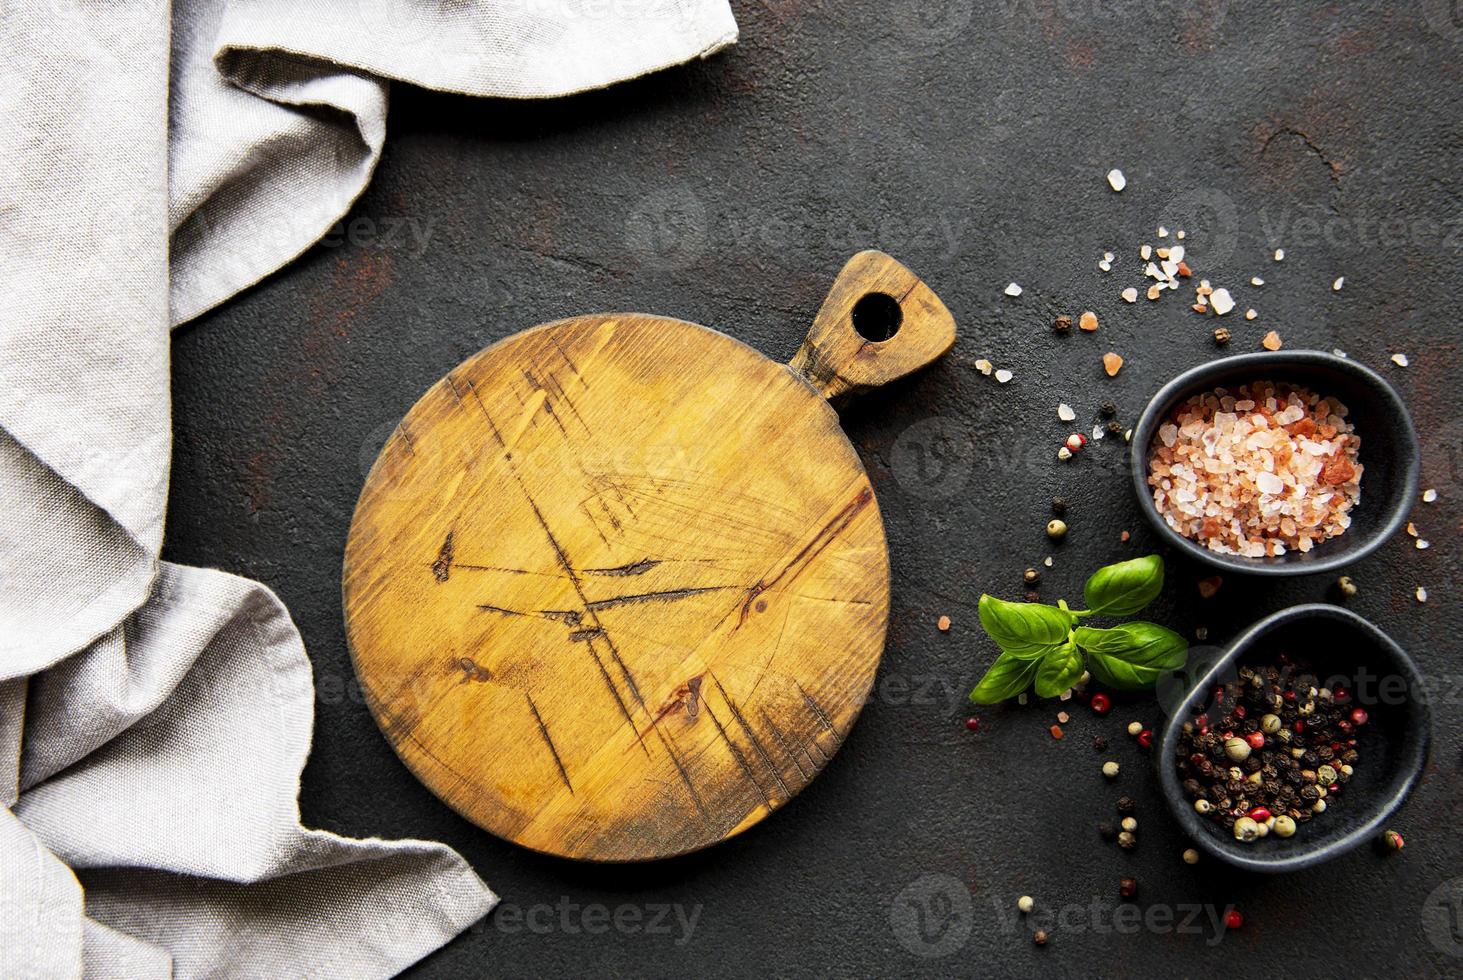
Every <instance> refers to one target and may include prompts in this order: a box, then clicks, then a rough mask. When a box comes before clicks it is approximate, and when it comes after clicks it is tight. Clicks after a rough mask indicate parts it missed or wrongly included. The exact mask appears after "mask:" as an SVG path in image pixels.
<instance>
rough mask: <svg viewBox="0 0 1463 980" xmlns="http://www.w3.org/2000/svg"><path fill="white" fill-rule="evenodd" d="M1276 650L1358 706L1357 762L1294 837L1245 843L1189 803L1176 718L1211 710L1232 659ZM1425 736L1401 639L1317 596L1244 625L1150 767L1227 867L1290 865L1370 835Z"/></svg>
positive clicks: (1423, 702) (1411, 778)
mask: <svg viewBox="0 0 1463 980" xmlns="http://www.w3.org/2000/svg"><path fill="white" fill-rule="evenodd" d="M1282 651H1285V652H1288V653H1290V654H1291V655H1292V656H1294V657H1297V658H1300V659H1301V660H1303V661H1305V662H1306V666H1307V667H1308V670H1307V672H1308V673H1313V674H1315V675H1316V678H1317V680H1318V681H1319V686H1326V687H1334V686H1335V685H1336V684H1338V683H1339V684H1341V685H1342V686H1344V687H1345V688H1346V689H1347V690H1348V691H1349V692H1351V703H1352V704H1354V705H1357V706H1359V707H1362V708H1365V709H1366V711H1367V714H1368V715H1369V717H1368V719H1367V722H1366V724H1365V725H1362V726H1360V727H1358V728H1357V729H1356V734H1355V737H1356V740H1357V745H1356V749H1357V751H1358V752H1359V753H1360V757H1359V758H1358V759H1357V761H1356V763H1355V766H1354V768H1355V770H1356V771H1355V773H1354V774H1353V775H1352V777H1351V780H1350V781H1349V782H1347V783H1346V784H1345V785H1344V786H1343V787H1342V788H1341V790H1340V792H1339V793H1337V794H1336V795H1335V796H1334V797H1333V798H1332V799H1329V800H1328V801H1327V802H1328V804H1329V806H1328V807H1327V809H1326V811H1325V812H1324V813H1320V814H1317V815H1315V816H1313V817H1312V818H1311V819H1310V820H1308V821H1306V822H1305V823H1302V824H1299V826H1298V828H1297V830H1296V832H1295V836H1293V837H1290V838H1288V839H1281V838H1279V837H1277V836H1275V835H1274V834H1271V835H1269V836H1268V837H1263V838H1261V839H1260V840H1257V841H1254V842H1252V843H1248V844H1245V843H1241V842H1240V841H1237V840H1235V839H1234V835H1233V834H1232V833H1231V832H1230V831H1228V830H1226V829H1225V827H1224V825H1223V824H1220V823H1216V822H1214V821H1212V820H1210V819H1209V818H1207V817H1203V816H1200V815H1199V814H1198V813H1197V812H1196V811H1195V810H1194V806H1193V801H1192V800H1190V799H1189V797H1188V794H1187V793H1185V792H1184V788H1183V786H1182V784H1181V781H1180V779H1179V773H1178V765H1177V764H1178V758H1177V752H1178V746H1179V736H1180V734H1181V729H1182V728H1183V724H1184V722H1186V721H1189V720H1191V719H1192V718H1193V717H1194V716H1195V715H1196V714H1198V713H1199V711H1200V710H1201V709H1202V710H1205V711H1209V712H1210V714H1211V715H1212V714H1213V712H1214V711H1217V710H1219V709H1218V708H1217V707H1213V708H1212V709H1211V702H1212V698H1213V694H1214V689H1215V688H1216V687H1217V686H1220V685H1221V684H1223V683H1225V682H1226V681H1233V680H1234V679H1235V677H1236V672H1237V670H1238V668H1239V665H1241V664H1248V665H1250V666H1255V667H1259V666H1265V665H1268V664H1274V663H1275V657H1276V655H1277V654H1278V653H1280V652H1282ZM1176 701H1177V699H1176ZM1430 737H1431V713H1430V711H1429V709H1428V705H1427V698H1426V692H1425V690H1424V688H1423V687H1422V678H1421V677H1420V676H1419V674H1418V672H1417V668H1416V667H1415V666H1414V665H1413V663H1412V660H1411V658H1409V657H1408V656H1407V654H1406V653H1405V652H1404V651H1403V650H1402V648H1401V647H1399V646H1398V645H1397V644H1396V643H1395V642H1393V641H1392V639H1391V638H1390V637H1388V636H1387V634H1385V633H1383V632H1382V631H1381V630H1379V629H1377V627H1375V626H1373V625H1372V624H1371V623H1369V622H1367V621H1366V620H1365V619H1362V618H1361V617H1360V616H1358V615H1356V613H1353V612H1351V611H1350V610H1348V609H1343V608H1341V607H1339V606H1331V605H1325V604H1322V603H1314V604H1310V605H1303V606H1292V607H1290V608H1289V609H1283V610H1281V611H1280V612H1278V613H1275V614H1274V615H1273V616H1270V617H1268V618H1266V619H1262V620H1261V621H1260V622H1258V623H1256V624H1255V625H1253V626H1251V627H1250V628H1249V629H1248V630H1246V631H1245V632H1244V633H1243V634H1242V635H1241V636H1240V637H1239V638H1238V639H1236V640H1235V641H1234V643H1232V644H1231V645H1230V646H1229V648H1228V649H1226V650H1225V651H1224V653H1223V654H1222V655H1221V656H1220V657H1219V658H1218V659H1217V660H1214V661H1213V662H1212V663H1211V665H1210V666H1209V667H1208V668H1207V669H1202V670H1201V671H1200V676H1198V678H1197V679H1196V680H1195V681H1194V682H1193V684H1192V685H1191V686H1190V687H1189V688H1188V689H1187V694H1186V695H1185V696H1184V697H1183V699H1182V701H1177V707H1175V708H1174V710H1172V712H1171V713H1170V715H1169V719H1168V723H1167V724H1166V725H1165V727H1164V730H1163V736H1162V738H1161V740H1160V742H1159V745H1158V756H1157V764H1158V775H1159V781H1160V782H1161V783H1162V785H1163V795H1164V798H1165V799H1166V800H1167V802H1168V805H1169V808H1170V809H1171V810H1172V811H1173V814H1174V816H1175V817H1176V818H1177V819H1178V821H1179V824H1180V825H1181V826H1182V827H1183V829H1184V831H1185V833H1187V834H1188V835H1189V836H1190V837H1192V838H1193V839H1194V842H1195V845H1196V846H1198V847H1200V848H1202V849H1204V850H1205V851H1206V852H1208V853H1209V854H1212V855H1213V856H1215V857H1216V858H1219V859H1220V860H1221V861H1225V862H1227V863H1229V864H1232V865H1235V866H1236V867H1240V868H1246V869H1249V870H1252V871H1266V872H1277V871H1294V870H1297V869H1300V868H1307V867H1310V866H1312V865H1315V864H1320V863H1321V862H1322V861H1327V860H1329V859H1331V858H1333V857H1336V856H1337V855H1339V854H1343V853H1345V852H1346V851H1349V850H1351V849H1352V848H1354V847H1356V846H1357V845H1358V844H1360V843H1362V842H1363V841H1366V840H1375V839H1376V838H1377V836H1378V834H1379V833H1380V831H1381V830H1382V829H1383V823H1384V822H1385V821H1386V820H1387V818H1388V817H1389V816H1391V814H1392V813H1393V811H1395V810H1396V809H1397V808H1398V807H1399V806H1401V805H1402V802H1403V800H1405V799H1406V798H1407V794H1408V793H1410V792H1411V791H1412V787H1413V785H1414V784H1415V783H1416V782H1417V778H1418V776H1419V775H1421V773H1422V768H1423V765H1424V763H1425V762H1426V761H1427V749H1428V741H1429V739H1430Z"/></svg>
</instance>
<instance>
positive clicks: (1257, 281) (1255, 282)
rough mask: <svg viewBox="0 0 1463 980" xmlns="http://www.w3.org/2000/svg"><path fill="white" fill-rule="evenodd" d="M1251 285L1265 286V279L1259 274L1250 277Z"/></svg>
mask: <svg viewBox="0 0 1463 980" xmlns="http://www.w3.org/2000/svg"><path fill="white" fill-rule="evenodd" d="M1250 285H1251V286H1263V285H1265V280H1263V279H1261V278H1260V277H1259V276H1253V277H1251V279H1250Z"/></svg>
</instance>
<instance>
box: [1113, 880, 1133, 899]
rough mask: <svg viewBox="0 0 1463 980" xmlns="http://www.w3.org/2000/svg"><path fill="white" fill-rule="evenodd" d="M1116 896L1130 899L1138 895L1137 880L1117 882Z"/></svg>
mask: <svg viewBox="0 0 1463 980" xmlns="http://www.w3.org/2000/svg"><path fill="white" fill-rule="evenodd" d="M1118 894H1119V895H1121V896H1122V897H1123V898H1132V897H1133V896H1134V895H1136V894H1138V879H1137V878H1124V879H1122V880H1121V881H1119V882H1118Z"/></svg>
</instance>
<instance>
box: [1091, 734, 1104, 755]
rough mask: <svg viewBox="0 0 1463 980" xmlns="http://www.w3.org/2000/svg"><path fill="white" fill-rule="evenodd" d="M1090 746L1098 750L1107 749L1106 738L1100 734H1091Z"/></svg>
mask: <svg viewBox="0 0 1463 980" xmlns="http://www.w3.org/2000/svg"><path fill="white" fill-rule="evenodd" d="M1092 747H1093V748H1094V749H1096V750H1097V751H1099V752H1106V751H1107V739H1106V738H1104V737H1103V736H1101V735H1094V736H1092Z"/></svg>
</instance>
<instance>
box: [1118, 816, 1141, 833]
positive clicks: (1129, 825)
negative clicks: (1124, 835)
mask: <svg viewBox="0 0 1463 980" xmlns="http://www.w3.org/2000/svg"><path fill="white" fill-rule="evenodd" d="M1118 826H1119V827H1120V828H1122V829H1123V830H1126V831H1127V832H1128V833H1130V834H1136V833H1137V832H1138V818H1137V817H1124V818H1123V819H1121V820H1119V821H1118Z"/></svg>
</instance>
